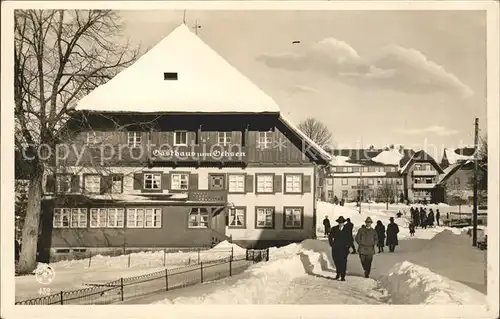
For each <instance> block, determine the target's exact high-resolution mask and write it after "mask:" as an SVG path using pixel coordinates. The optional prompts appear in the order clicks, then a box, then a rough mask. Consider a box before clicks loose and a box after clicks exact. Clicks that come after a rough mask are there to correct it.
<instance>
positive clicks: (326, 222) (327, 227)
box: [323, 216, 332, 237]
mask: <svg viewBox="0 0 500 319" xmlns="http://www.w3.org/2000/svg"><path fill="white" fill-rule="evenodd" d="M323 226H324V227H325V237H326V236H328V234H329V233H330V229H331V228H332V225H330V220H329V219H328V216H325V219H323Z"/></svg>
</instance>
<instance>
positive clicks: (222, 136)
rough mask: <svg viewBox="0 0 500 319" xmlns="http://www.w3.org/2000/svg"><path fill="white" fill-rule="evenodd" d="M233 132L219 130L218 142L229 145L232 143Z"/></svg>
mask: <svg viewBox="0 0 500 319" xmlns="http://www.w3.org/2000/svg"><path fill="white" fill-rule="evenodd" d="M231 137H232V132H217V144H219V145H229V144H231Z"/></svg>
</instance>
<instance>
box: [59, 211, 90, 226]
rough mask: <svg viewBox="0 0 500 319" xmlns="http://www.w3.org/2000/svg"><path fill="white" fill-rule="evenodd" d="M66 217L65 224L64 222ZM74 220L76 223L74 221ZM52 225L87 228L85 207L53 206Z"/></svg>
mask: <svg viewBox="0 0 500 319" xmlns="http://www.w3.org/2000/svg"><path fill="white" fill-rule="evenodd" d="M65 217H66V221H67V224H66V225H65V224H64V222H63V221H64V218H65ZM75 221H76V224H74V222H75ZM52 227H54V228H87V209H86V208H59V207H58V208H54V214H53V216H52Z"/></svg>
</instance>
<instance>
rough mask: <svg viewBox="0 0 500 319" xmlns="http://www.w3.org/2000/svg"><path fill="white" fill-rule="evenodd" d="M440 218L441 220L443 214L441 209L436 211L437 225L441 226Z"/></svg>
mask: <svg viewBox="0 0 500 319" xmlns="http://www.w3.org/2000/svg"><path fill="white" fill-rule="evenodd" d="M439 218H441V213H440V212H439V209H436V224H437V225H438V226H439Z"/></svg>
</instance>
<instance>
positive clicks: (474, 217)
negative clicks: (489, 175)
mask: <svg viewBox="0 0 500 319" xmlns="http://www.w3.org/2000/svg"><path fill="white" fill-rule="evenodd" d="M478 134H479V119H478V118H476V121H475V123H474V206H473V208H472V246H474V247H476V246H477V168H478V167H477V166H478Z"/></svg>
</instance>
